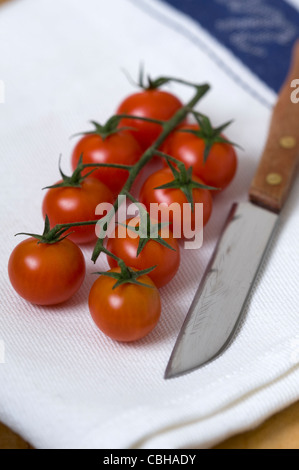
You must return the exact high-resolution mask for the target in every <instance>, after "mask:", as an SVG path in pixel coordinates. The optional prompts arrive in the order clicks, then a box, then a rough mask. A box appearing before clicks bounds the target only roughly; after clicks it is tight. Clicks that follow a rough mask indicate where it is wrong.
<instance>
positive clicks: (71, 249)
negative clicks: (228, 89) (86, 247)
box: [8, 83, 237, 341]
mask: <svg viewBox="0 0 299 470" xmlns="http://www.w3.org/2000/svg"><path fill="white" fill-rule="evenodd" d="M182 106H183V104H182V103H181V101H180V100H179V99H178V98H177V97H176V96H174V95H173V94H172V93H169V92H166V91H162V90H160V89H159V88H156V87H155V86H153V84H152V83H150V84H149V86H148V87H147V88H146V89H143V90H142V91H140V92H138V93H134V94H132V95H130V96H129V97H127V98H126V99H125V100H124V101H123V102H122V103H121V104H120V106H119V107H118V109H117V112H116V115H122V116H123V115H132V116H139V117H142V118H149V119H151V120H159V121H168V120H169V119H170V118H172V117H173V116H174V115H175V113H177V111H178V110H180V109H181V108H182ZM196 121H197V123H196V124H190V123H188V122H187V121H184V122H183V124H181V125H180V126H178V127H177V128H176V129H174V130H173V132H171V133H170V135H169V136H168V137H167V139H166V140H165V141H164V143H163V145H162V146H161V147H160V149H159V150H160V151H161V152H163V153H165V154H167V155H169V156H170V157H172V159H171V162H172V163H170V160H168V161H166V159H162V160H161V161H163V167H162V168H161V169H159V170H158V171H155V172H154V173H152V174H150V175H149V176H148V177H147V179H146V180H145V182H144V184H143V186H142V188H141V191H140V194H139V201H140V202H142V203H143V204H144V205H145V207H146V208H147V209H148V210H149V208H150V204H151V203H161V202H163V203H166V204H167V205H169V204H172V203H174V202H175V203H178V205H179V206H180V207H183V204H184V203H186V202H190V198H189V197H188V195H189V196H190V197H191V198H192V202H194V203H196V202H200V203H203V223H204V225H205V224H206V223H207V222H208V220H209V218H210V215H211V212H212V205H213V200H212V194H211V193H212V192H211V191H210V189H208V188H210V187H214V188H218V189H224V188H225V187H226V186H228V184H229V183H230V182H231V180H232V179H233V177H234V174H235V171H236V166H237V158H236V153H235V151H234V148H233V145H232V144H231V143H230V142H229V141H227V140H226V139H225V137H224V136H223V134H222V130H223V128H224V127H225V126H222V127H220V128H218V129H213V128H212V126H211V123H210V121H209V120H208V118H206V117H205V116H202V115H199V114H198V115H197V118H196ZM93 125H94V129H93V130H91V131H89V132H86V133H85V134H84V135H83V136H82V137H81V138H80V140H79V141H78V143H77V145H76V146H75V148H74V150H73V153H72V157H71V162H72V167H73V171H74V173H73V175H72V176H66V175H64V174H63V173H62V171H61V170H60V171H61V177H62V179H61V180H59V181H58V182H57V183H55V184H53V185H52V186H50V187H49V189H48V190H47V192H46V194H45V197H44V200H43V204H42V213H43V216H44V218H45V230H44V233H43V234H42V235H35V234H28V235H31V236H30V237H29V238H27V239H26V240H24V241H22V242H21V243H20V244H18V245H17V246H16V248H15V249H14V250H13V252H12V254H11V256H10V259H9V266H8V271H9V277H10V281H11V284H12V286H13V287H14V289H15V290H16V291H17V293H18V294H19V295H20V296H22V297H23V298H24V299H26V300H27V301H29V302H32V303H35V304H39V305H52V304H57V303H60V302H63V301H65V300H67V299H69V298H70V297H71V296H72V295H73V294H74V293H75V292H77V291H78V289H79V288H80V286H81V284H82V282H83V280H84V277H85V260H84V257H83V254H82V251H81V249H80V248H79V247H78V244H83V243H89V242H92V241H95V240H96V238H97V237H96V235H95V225H94V223H93V222H92V221H95V220H96V219H97V217H96V216H95V207H96V206H97V205H98V204H99V203H101V202H108V203H111V204H113V202H114V201H115V198H116V197H117V195H118V194H119V193H120V191H121V189H122V187H123V186H124V184H125V182H126V180H127V178H128V175H129V168H132V167H133V166H134V165H136V163H137V162H138V161H139V160H140V158H142V155H143V154H144V152H145V150H146V149H147V148H149V147H150V146H152V145H153V143H154V142H155V140H156V139H157V138H158V136H159V135H160V133H161V130H162V125H161V124H159V123H157V122H153V121H150V122H149V121H146V120H138V119H135V118H132V119H130V118H129V117H122V118H119V119H115V118H114V119H110V120H109V121H108V122H107V123H106V125H100V124H98V123H96V122H93ZM161 155H162V153H161ZM174 159H175V160H174ZM175 162H177V163H175ZM180 162H181V163H183V164H184V165H183V167H184V171H183V177H182V174H181V172H180V168H182V166H181V163H180ZM99 164H105V166H102V167H99V166H98V167H94V166H93V165H99ZM111 164H112V165H113V164H114V165H118V167H115V166H114V167H113V166H110V167H109V165H111ZM122 166H123V167H122ZM126 166H128V169H126ZM188 191H189V193H188ZM88 221H90V224H85V223H84V222H88ZM171 222H172V223H173V220H171ZM80 223H82V224H81V225H80ZM131 223H132V219H128V220H127V221H126V222H125V224H126V226H127V227H126V231H127V232H126V235H125V236H123V233H122V236H121V237H120V236H119V227H116V229H115V232H114V234H113V236H112V237H110V238H109V239H108V241H107V244H106V248H105V250H104V251H105V253H106V254H107V260H108V263H109V265H110V268H111V269H110V271H108V272H107V273H103V274H101V275H100V276H99V277H98V278H97V280H96V281H95V282H94V284H93V286H92V288H91V291H90V294H89V309H90V313H91V315H92V318H93V319H94V321H95V323H96V324H97V325H98V327H99V328H100V329H101V330H102V331H103V332H104V333H105V334H107V335H108V336H110V337H111V338H113V339H115V340H118V341H133V340H136V339H139V338H141V337H143V336H145V335H146V334H147V333H149V332H150V331H151V330H152V329H153V328H154V327H155V325H156V324H157V322H158V320H159V317H160V312H161V303H160V295H159V291H158V288H160V287H162V286H164V285H166V284H167V283H168V282H169V281H170V280H171V279H172V278H173V277H174V275H175V274H176V272H177V270H178V268H179V264H180V248H179V243H178V240H177V239H176V238H174V236H173V234H172V233H171V231H169V230H168V228H167V231H166V230H165V228H164V227H163V226H162V225H161V224H160V225H159V238H158V239H151V238H147V234H145V235H144V237H145V238H144V239H143V242H142V243H141V241H140V238H142V237H143V235H142V234H140V236H139V237H132V236H130V233H129V231H130V224H131ZM134 223H135V226H136V220H135V219H134ZM157 223H159V222H157ZM72 224H74V225H73V226H72ZM182 224H183V220H182ZM193 224H194V221H193ZM64 225H65V227H64ZM53 227H54V230H53ZM55 227H56V228H57V227H58V228H57V229H56V230H55ZM141 245H142V246H141ZM140 248H142V249H141V251H140ZM153 266H154V269H153V268H152V267H153Z"/></svg>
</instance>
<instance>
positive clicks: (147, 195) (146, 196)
mask: <svg viewBox="0 0 299 470" xmlns="http://www.w3.org/2000/svg"><path fill="white" fill-rule="evenodd" d="M173 179H174V177H173V174H172V172H171V170H170V168H163V169H162V170H158V171H156V172H155V173H153V174H151V175H150V176H149V177H148V178H147V180H146V181H145V182H144V184H143V186H142V188H141V191H140V194H139V200H140V202H141V203H143V204H144V205H145V207H146V209H147V210H148V212H149V213H150V214H151V215H152V217H153V218H156V214H153V213H152V212H151V211H152V209H151V206H150V205H151V204H152V203H156V204H162V203H164V207H163V206H161V213H164V214H167V213H168V207H169V206H170V205H171V204H173V203H176V204H175V206H174V210H173V211H170V213H169V221H170V223H171V224H173V232H174V236H176V230H175V227H178V228H180V231H181V237H182V238H184V237H183V235H184V234H186V233H187V231H188V230H192V231H194V230H195V229H196V222H197V221H196V220H195V216H196V211H195V210H194V211H193V212H191V213H190V214H188V213H186V212H184V210H183V204H187V203H188V200H187V197H186V196H185V194H184V193H183V191H182V190H181V189H180V188H178V189H173V188H167V189H155V188H157V187H158V186H162V185H164V184H166V183H169V182H170V181H173ZM192 179H193V180H194V181H196V182H198V183H202V184H203V182H202V181H201V180H200V179H199V178H197V177H196V176H193V177H192ZM192 195H193V201H194V204H196V203H202V204H203V225H206V223H207V222H208V220H209V218H210V215H211V212H212V204H213V202H212V196H211V193H210V191H209V190H208V189H202V188H194V189H193V190H192ZM189 215H190V217H189ZM160 218H161V217H160ZM179 226H180V227H179Z"/></svg>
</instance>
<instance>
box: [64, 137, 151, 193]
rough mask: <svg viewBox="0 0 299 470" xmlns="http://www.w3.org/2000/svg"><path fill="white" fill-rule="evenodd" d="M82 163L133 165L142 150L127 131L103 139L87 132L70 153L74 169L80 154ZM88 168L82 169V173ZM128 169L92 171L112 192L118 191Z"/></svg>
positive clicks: (125, 178)
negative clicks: (71, 153)
mask: <svg viewBox="0 0 299 470" xmlns="http://www.w3.org/2000/svg"><path fill="white" fill-rule="evenodd" d="M81 154H82V155H83V163H119V164H121V165H134V164H135V163H136V162H137V161H138V160H139V158H140V157H141V154H142V150H141V148H140V146H139V144H138V142H137V141H136V139H134V137H133V136H132V135H131V134H130V133H129V132H122V131H120V132H117V133H114V134H111V135H109V136H108V137H106V138H105V139H104V140H103V139H102V137H101V136H100V135H98V134H88V135H85V136H84V137H82V138H81V140H79V142H78V143H77V145H76V147H75V148H74V151H73V155H72V167H73V170H75V169H76V167H77V164H78V161H79V158H80V155H81ZM88 171H90V168H88V169H86V170H85V171H82V175H84V174H86V173H87V172H88ZM128 174H129V173H128V171H127V170H123V169H119V168H99V169H97V170H95V171H94V172H93V173H92V176H93V178H97V179H98V180H99V181H101V182H102V183H104V184H106V186H108V188H109V189H111V191H112V192H113V193H115V194H116V193H119V192H120V190H121V188H122V187H123V185H124V184H125V182H126V180H127V178H128Z"/></svg>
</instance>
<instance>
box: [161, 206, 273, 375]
mask: <svg viewBox="0 0 299 470" xmlns="http://www.w3.org/2000/svg"><path fill="white" fill-rule="evenodd" d="M278 219H279V216H278V215H277V214H274V213H273V212H270V211H268V210H266V209H262V208H261V207H258V206H255V205H254V204H252V203H250V202H245V203H241V204H234V205H233V207H232V209H231V211H230V213H229V216H228V219H227V221H226V224H225V226H224V229H223V232H222V235H221V237H220V240H219V242H218V244H217V246H216V249H215V251H214V254H213V257H212V259H211V261H210V263H209V266H208V268H207V270H206V272H205V275H204V277H203V280H202V282H201V284H200V286H199V288H198V290H197V293H196V295H195V298H194V300H193V302H192V304H191V307H190V309H189V312H188V314H187V317H186V320H185V322H184V324H183V327H182V329H181V332H180V334H179V336H178V339H177V341H176V344H175V347H174V349H173V352H172V355H171V357H170V360H169V363H168V366H167V368H166V372H165V378H170V377H175V376H178V375H181V374H183V373H185V372H189V371H191V370H193V369H196V368H198V367H200V366H203V365H204V364H206V363H207V362H209V361H211V360H212V359H215V358H216V357H217V356H218V355H219V354H221V353H222V351H223V350H224V349H225V348H226V347H227V346H228V344H229V342H230V339H231V338H232V336H233V333H234V331H235V329H236V327H237V326H238V323H239V321H240V319H241V317H242V314H243V312H244V307H245V303H246V300H247V297H248V294H249V292H250V290H251V288H252V286H253V283H254V280H255V277H256V274H257V272H258V270H259V268H260V266H261V263H262V261H263V258H264V255H265V253H266V250H267V247H268V246H269V243H270V240H271V238H272V235H273V233H274V231H275V227H276V226H277V222H278Z"/></svg>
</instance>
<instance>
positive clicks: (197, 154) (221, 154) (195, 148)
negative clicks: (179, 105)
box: [162, 124, 237, 189]
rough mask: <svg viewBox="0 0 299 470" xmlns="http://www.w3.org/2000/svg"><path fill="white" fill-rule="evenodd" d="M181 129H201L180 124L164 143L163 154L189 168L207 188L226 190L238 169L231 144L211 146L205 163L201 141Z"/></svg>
mask: <svg viewBox="0 0 299 470" xmlns="http://www.w3.org/2000/svg"><path fill="white" fill-rule="evenodd" d="M184 130H187V131H195V132H196V131H199V130H200V127H199V126H198V125H197V124H189V125H181V126H180V127H179V128H178V129H177V130H175V131H174V132H173V133H172V134H171V135H170V136H168V138H167V139H166V140H165V142H164V143H163V146H162V150H163V152H165V153H167V154H168V155H171V156H172V157H174V158H176V159H177V160H180V161H181V162H183V163H184V164H185V166H186V168H190V167H192V169H193V172H194V174H195V175H196V176H198V177H199V178H201V179H202V180H203V181H204V182H205V183H207V184H208V185H211V186H214V187H216V188H219V189H224V188H226V187H227V186H228V185H229V184H230V182H231V181H232V179H233V177H234V176H235V173H236V170H237V156H236V152H235V149H234V147H233V145H232V144H231V143H228V142H227V143H226V142H215V143H213V144H212V146H211V148H210V151H209V153H208V157H207V160H206V162H204V151H205V146H206V143H205V141H204V139H203V138H201V137H199V136H197V135H195V134H192V133H190V132H184Z"/></svg>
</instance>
